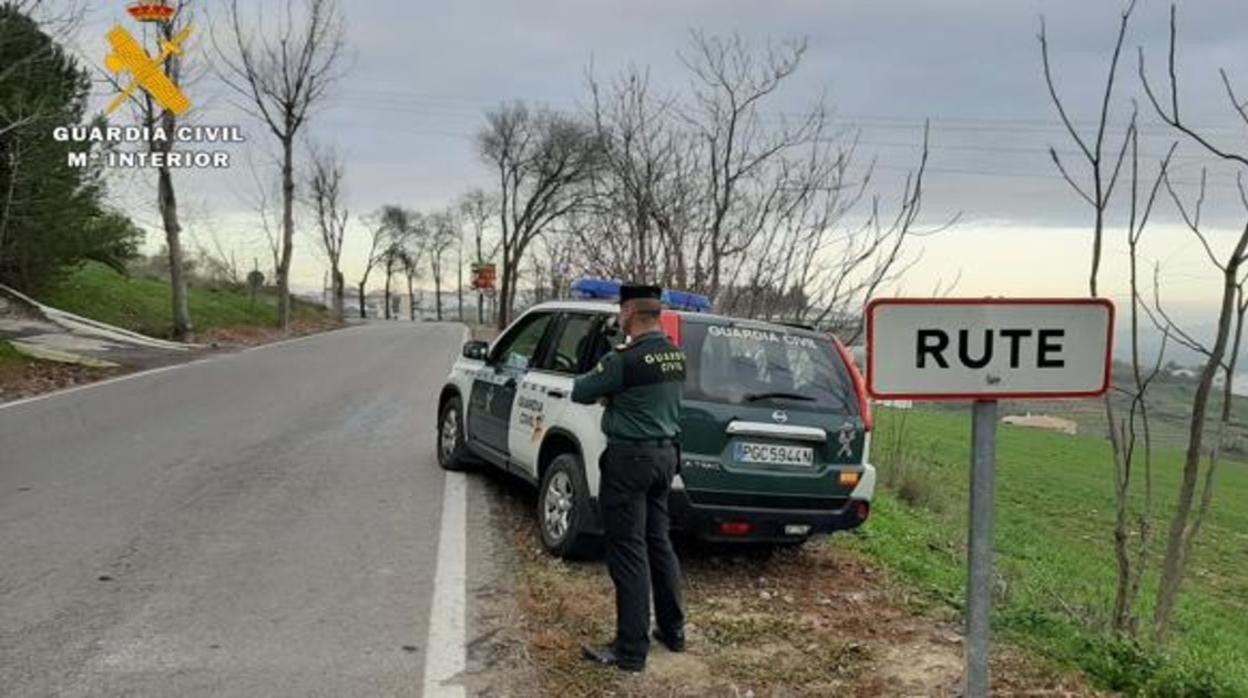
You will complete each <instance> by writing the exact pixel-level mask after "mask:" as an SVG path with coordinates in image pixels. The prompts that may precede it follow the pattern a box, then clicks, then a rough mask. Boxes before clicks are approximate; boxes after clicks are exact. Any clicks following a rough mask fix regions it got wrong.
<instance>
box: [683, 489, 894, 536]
mask: <svg viewBox="0 0 1248 698" xmlns="http://www.w3.org/2000/svg"><path fill="white" fill-rule="evenodd" d="M668 506H669V509H670V513H671V518H672V528H673V529H675V530H678V531H681V532H683V533H685V534H687V535H692V536H695V537H697V538H701V539H703V540H708V541H716V542H738V543H784V542H795V541H800V540H803V539H805V538H808V537H810V536H811V535H814V534H817V533H832V532H834V531H847V530H850V529H853V528H857V527H859V526H861V525H862V523H863V522H864V521H866V520H867V517H868V516H869V515H870V511H871V503H870V501H869V500H867V499H859V498H856V497H852V496H851V497H849V498H846V499H842V500H837V501H836V502H835V504H833V506H834V507H839V508H823V509H796V508H792V509H791V508H783V509H775V508H760V507H750V506H719V505H704V504H695V503H694V502H693V501H692V500H691V499H690V497H689V493H688V492H687V491H685V490H673V491H672V493H671V499H670V500H669V505H668ZM724 524H729V526H728V531H731V532H728V531H725V528H724Z"/></svg>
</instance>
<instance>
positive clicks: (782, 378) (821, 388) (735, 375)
mask: <svg viewBox="0 0 1248 698" xmlns="http://www.w3.org/2000/svg"><path fill="white" fill-rule="evenodd" d="M681 344H682V348H683V349H684V352H685V356H686V358H687V360H688V362H689V366H690V369H691V370H690V371H689V373H688V375H687V377H686V379H685V396H686V397H687V398H690V399H694V400H709V401H712V402H727V403H732V404H754V405H767V406H773V405H774V406H784V407H788V408H793V409H806V410H815V411H820V412H835V413H837V414H850V415H855V414H857V413H858V398H857V395H856V394H855V393H854V387H853V379H852V378H851V377H850V375H849V371H848V370H847V368H846V366H845V362H843V361H842V360H841V358H840V356H839V355H837V353H836V350H835V349H834V348H833V346H832V343H831V341H830V340H829V339H827V338H825V337H821V336H819V335H816V334H814V333H811V332H802V331H800V330H795V329H794V330H790V329H788V328H782V327H775V326H770V325H762V326H759V325H745V324H730V323H727V322H726V323H721V324H710V323H702V322H689V323H686V324H685V329H684V334H683V337H682V342H681Z"/></svg>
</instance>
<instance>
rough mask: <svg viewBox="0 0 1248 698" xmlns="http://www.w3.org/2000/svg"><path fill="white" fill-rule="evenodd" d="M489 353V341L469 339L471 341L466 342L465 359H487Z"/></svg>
mask: <svg viewBox="0 0 1248 698" xmlns="http://www.w3.org/2000/svg"><path fill="white" fill-rule="evenodd" d="M489 353H490V344H489V342H482V341H479V340H476V339H474V340H472V341H469V342H464V358H465V359H476V360H477V361H485V357H486V356H488V355H489Z"/></svg>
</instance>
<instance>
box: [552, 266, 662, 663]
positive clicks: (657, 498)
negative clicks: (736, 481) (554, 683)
mask: <svg viewBox="0 0 1248 698" xmlns="http://www.w3.org/2000/svg"><path fill="white" fill-rule="evenodd" d="M659 298H660V290H659V288H658V287H655V286H639V285H632V284H628V285H624V286H623V287H621V289H620V318H619V320H620V327H621V329H622V330H623V331H624V333H625V334H626V335H627V336H628V338H629V339H628V341H627V342H626V343H625V344H623V345H620V346H618V347H616V348H615V350H614V351H612V352H610V353H608V354H607V355H606V356H605V357H604V358H603V359H602V361H601V362H599V363H598V365H597V366H596V367H594V369H593V370H592V371H590V372H589V373H586V374H585V375H582V376H579V377H578V378H577V379H576V383H575V384H574V386H573V388H572V400H573V401H575V402H579V403H583V404H589V403H592V402H595V401H603V402H604V404H605V405H606V411H605V412H604V413H603V415H602V431H603V433H604V434H605V435H606V437H607V449H606V451H605V452H604V453H603V455H602V459H601V461H600V462H599V463H600V465H599V469H600V471H601V474H602V479H601V484H600V486H599V488H598V502H599V504H600V506H601V509H602V516H603V523H604V527H605V529H606V549H607V550H606V552H607V569H608V570H609V571H610V573H611V581H612V582H613V583H614V584H615V624H616V636H615V641H614V642H613V643H611V644H610V645H606V646H600V647H591V646H585V648H584V654H585V657H586V658H587V659H590V660H592V661H596V662H600V663H602V664H612V665H615V666H616V667H619V668H620V669H624V670H627V671H641V670H643V669H644V668H645V666H646V653H647V651H648V650H649V646H650V639H649V637H648V635H649V632H648V631H649V629H650V593H651V590H652V589H653V592H654V611H655V619H656V621H657V626H658V627H657V629H656V630H655V633H654V637H655V639H657V640H659V641H660V642H662V643H663V644H664V645H666V646H667V647H668V649H670V650H672V651H673V652H680V651H682V650H684V648H685V633H684V620H685V616H684V611H683V610H681V601H680V566H679V563H678V562H677V561H676V554H675V552H673V550H672V541H671V537H670V535H669V519H668V514H667V499H668V492H669V490H670V489H671V485H672V478H673V477H675V475H676V468H677V449H676V437H677V434H678V433H679V431H680V399H681V386H682V383H683V381H684V379H685V357H684V354H682V353H681V351H680V349H678V348H677V347H676V346H675V345H673V344H672V343H671V342H670V341H668V339H667V337H666V336H665V335H664V334H663V331H662V330H661V329H660V328H659V313H660V311H661V310H662V305H661V303H660V301H659Z"/></svg>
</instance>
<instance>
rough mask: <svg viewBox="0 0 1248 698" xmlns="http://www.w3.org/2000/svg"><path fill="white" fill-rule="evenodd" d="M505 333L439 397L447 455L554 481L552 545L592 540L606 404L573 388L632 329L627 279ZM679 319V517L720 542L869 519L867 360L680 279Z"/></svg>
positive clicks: (479, 350)
mask: <svg viewBox="0 0 1248 698" xmlns="http://www.w3.org/2000/svg"><path fill="white" fill-rule="evenodd" d="M572 288H573V295H574V296H575V297H576V298H575V299H574V300H567V301H559V302H550V303H542V304H540V305H537V306H535V307H533V308H531V309H529V310H528V311H527V312H525V313H524V314H523V315H521V316H520V317H519V318H517V319H516V321H515V322H513V323H512V324H511V326H510V327H508V328H507V330H506V331H505V332H503V333H502V334H501V335H500V336H499V337H498V338H497V339H496V340H495V341H494V342H493V343H492V344H487V343H485V342H479V341H471V342H468V343H466V344H465V345H464V347H463V356H462V357H461V358H460V359H458V360H457V361H456V362H455V365H454V367H453V368H452V369H451V374H450V377H449V378H448V379H447V382H446V385H445V386H444V387H443V388H442V392H441V394H440V395H439V397H438V462H439V463H440V464H441V465H442V467H443V468H446V469H448V470H459V469H463V468H465V467H467V466H468V465H470V464H473V463H478V462H485V463H488V464H491V465H494V466H496V467H499V468H502V469H503V470H505V471H507V472H510V473H513V474H515V475H518V476H519V477H521V478H522V479H524V480H527V481H528V482H530V483H532V484H534V485H536V486H537V487H538V505H537V508H538V511H537V515H538V521H539V524H540V529H541V538H542V544H543V545H544V546H545V547H546V549H547V550H549V551H550V552H551V553H553V554H555V555H558V556H561V557H568V556H576V555H578V554H582V553H583V552H584V550H585V546H586V544H587V543H588V542H589V540H590V539H591V537H592V536H595V535H600V534H601V530H602V529H601V524H600V519H599V514H598V504H597V493H598V479H599V472H598V458H599V456H600V455H601V454H602V451H603V449H604V448H605V447H606V438H605V437H604V436H603V434H602V430H601V429H600V426H599V423H600V420H601V418H602V410H603V408H602V407H601V406H600V405H578V404H576V403H573V402H572V401H571V399H570V397H571V394H572V382H573V379H574V378H575V377H576V376H577V375H578V374H581V373H584V372H585V371H587V370H590V369H591V368H592V367H593V366H594V365H595V364H596V363H597V362H598V360H599V358H601V357H602V355H604V354H605V353H606V352H607V351H609V350H610V348H611V346H612V345H613V344H614V343H618V342H619V341H621V339H622V338H621V337H619V336H618V330H617V324H616V314H617V313H618V312H619V307H618V304H617V301H618V298H619V284H618V283H616V282H609V281H599V280H592V279H583V280H580V281H578V282H576V283H575V284H573V287H572ZM663 300H664V305H665V309H664V310H663V312H662V315H661V317H660V322H661V325H662V328H663V330H664V332H665V333H666V334H667V335H668V337H669V338H670V339H671V340H672V342H673V343H675V344H676V345H677V346H679V347H680V348H681V349H682V350H683V351H684V353H685V356H686V378H685V385H684V402H683V404H682V407H683V409H682V418H681V435H680V440H679V442H680V451H681V459H680V464H681V467H680V473H679V475H677V477H676V480H675V481H674V483H673V485H672V494H671V500H670V501H671V504H670V507H671V517H672V525H673V527H674V528H676V529H678V530H683V531H685V532H686V533H689V534H692V535H695V536H698V537H701V538H705V539H710V540H716V541H743V542H744V541H749V542H766V543H800V542H802V541H804V540H806V539H807V538H808V537H809V536H811V535H812V534H815V533H827V532H831V531H836V530H844V529H851V528H855V527H857V526H859V525H860V524H861V523H862V522H863V521H865V520H866V518H867V515H868V514H869V512H870V510H871V498H872V496H873V494H874V491H875V468H874V467H872V466H871V465H870V464H868V462H867V453H868V448H869V444H870V434H869V432H870V430H871V414H870V411H869V408H868V405H867V401H866V393H865V389H864V387H863V381H862V378H861V375H860V374H859V372H858V370H857V368H856V367H855V365H854V362H853V359H852V358H850V355H849V353H848V352H847V350H846V349H845V347H844V346H843V345H842V344H841V343H840V342H839V341H838V340H836V339H835V338H834V337H831V336H829V335H825V334H820V333H818V332H815V331H813V330H810V329H806V328H800V327H794V326H787V325H781V324H774V323H766V322H759V321H754V320H742V319H735V318H730V317H723V316H719V315H714V314H711V313H709V312H705V311H707V310H709V308H710V303H709V301H707V299H706V298H705V297H704V296H697V295H694V294H688V293H681V292H677V291H665V292H664V294H663Z"/></svg>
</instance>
